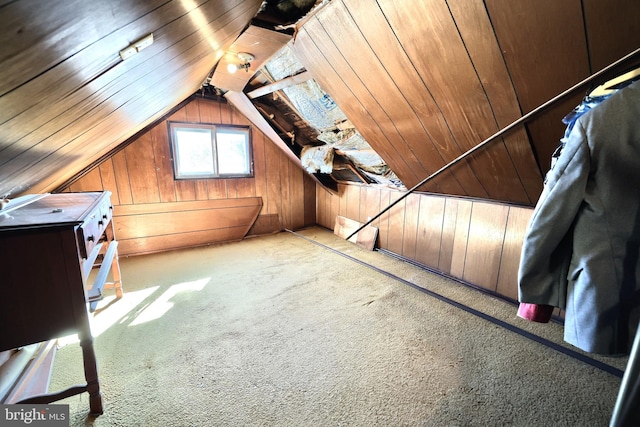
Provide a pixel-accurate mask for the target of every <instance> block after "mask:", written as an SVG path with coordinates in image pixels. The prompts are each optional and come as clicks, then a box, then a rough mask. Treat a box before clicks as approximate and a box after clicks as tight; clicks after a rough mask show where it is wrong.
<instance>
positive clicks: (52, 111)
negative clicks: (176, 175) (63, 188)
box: [0, 0, 260, 195]
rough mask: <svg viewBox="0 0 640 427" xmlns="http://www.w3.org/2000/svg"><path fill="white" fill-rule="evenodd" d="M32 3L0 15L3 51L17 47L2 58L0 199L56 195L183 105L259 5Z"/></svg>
mask: <svg viewBox="0 0 640 427" xmlns="http://www.w3.org/2000/svg"><path fill="white" fill-rule="evenodd" d="M35 3H36V2H33V1H31V0H19V1H15V2H12V3H11V4H8V5H6V6H5V7H3V10H2V14H0V28H2V30H1V33H2V34H3V36H2V37H5V38H8V40H5V43H3V45H4V46H7V47H9V46H11V48H10V49H16V48H18V47H19V48H18V49H19V50H18V51H17V52H16V53H15V54H11V53H10V50H9V51H5V52H6V55H5V54H4V53H3V55H2V56H1V57H0V61H1V62H2V67H0V69H2V71H1V72H0V75H2V77H3V78H2V82H3V84H4V85H5V86H3V89H2V90H0V93H2V95H0V123H1V125H0V133H1V134H2V143H1V145H0V166H1V167H2V171H3V178H4V179H3V181H2V184H1V185H0V187H1V188H0V193H2V194H6V193H11V194H12V195H18V194H20V193H21V192H22V191H24V190H26V189H27V188H28V189H29V191H30V192H41V191H50V190H52V189H55V188H56V186H57V185H60V184H62V183H63V182H64V181H66V180H67V179H69V178H70V177H72V176H73V175H74V174H76V173H78V172H79V171H80V170H82V168H84V167H86V166H87V164H90V163H91V162H93V161H94V160H97V159H98V158H99V157H100V156H102V155H104V154H105V153H107V152H109V151H111V150H112V149H114V148H115V147H116V146H117V145H118V144H119V143H122V142H123V141H125V140H126V139H127V138H129V137H131V136H133V135H134V134H136V132H138V131H140V130H141V129H143V128H144V127H145V126H147V125H149V124H151V123H152V122H153V121H154V120H156V119H158V118H159V117H161V116H162V115H163V114H165V113H166V112H167V111H169V110H170V109H171V108H173V107H174V106H175V105H177V104H178V103H179V102H181V101H182V100H184V99H186V98H187V97H188V96H189V95H190V94H192V93H194V92H195V91H196V89H197V88H198V87H199V86H200V84H201V83H202V81H203V80H204V78H205V77H206V75H207V73H208V72H209V71H210V70H211V69H212V68H213V65H214V64H215V62H216V61H217V59H218V58H219V56H218V55H219V54H218V51H217V50H216V49H211V47H212V44H214V45H216V48H217V49H222V50H224V49H226V48H227V47H228V46H230V45H231V43H232V42H233V40H234V39H235V38H236V37H237V36H238V35H239V34H240V32H241V31H242V30H243V29H244V28H245V26H246V24H247V23H248V22H249V21H250V20H251V18H252V17H253V16H254V15H255V13H256V12H257V10H258V8H259V6H260V1H258V0H245V1H243V0H227V1H223V2H218V1H203V0H201V1H194V2H191V3H190V4H184V3H183V2H179V1H162V2H159V1H149V2H131V1H130V0H117V1H115V2H113V3H110V4H109V6H108V7H107V6H106V5H103V6H100V5H93V4H89V3H87V2H84V1H76V0H72V1H53V2H51V3H50V4H47V7H46V8H42V7H40V5H39V4H38V5H36V4H35ZM101 9H104V10H101ZM196 15H197V17H198V19H195V18H194V16H196ZM9 29H13V30H9ZM149 33H153V34H154V43H153V44H152V45H151V46H149V47H147V48H146V49H145V50H144V51H141V52H140V53H138V54H137V55H134V56H133V57H131V58H129V59H127V60H126V61H122V60H121V59H120V57H119V54H118V52H119V51H120V50H121V49H123V48H125V47H126V46H127V45H128V44H129V43H130V42H131V41H133V40H137V39H139V38H140V37H142V36H145V35H147V34H149ZM45 36H46V37H45ZM51 40H55V47H54V48H52V45H51V43H52V42H51ZM24 46H28V47H24Z"/></svg>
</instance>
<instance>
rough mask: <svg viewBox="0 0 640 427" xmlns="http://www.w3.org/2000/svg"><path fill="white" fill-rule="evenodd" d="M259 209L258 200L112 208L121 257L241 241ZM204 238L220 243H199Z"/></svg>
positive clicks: (259, 200) (259, 201)
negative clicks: (196, 245)
mask: <svg viewBox="0 0 640 427" xmlns="http://www.w3.org/2000/svg"><path fill="white" fill-rule="evenodd" d="M261 208H262V199H261V198H259V197H250V198H238V199H223V200H206V201H193V202H172V203H145V204H135V205H120V206H115V209H114V224H115V229H116V235H117V236H118V240H119V241H120V248H121V250H120V254H121V255H129V254H139V253H148V252H156V251H159V250H169V249H176V248H179V247H184V246H193V245H195V244H204V243H208V244H210V243H217V242H220V241H228V240H240V239H242V238H243V237H244V236H245V235H246V233H247V232H248V231H249V229H250V228H251V227H252V226H253V223H254V222H255V220H256V218H257V217H258V213H259V212H260V209H261ZM185 236H192V237H195V238H196V240H195V241H191V240H190V239H187V238H185ZM204 236H210V238H213V236H217V237H216V239H222V240H209V241H205V242H202V241H200V240H199V239H200V238H203V237H204Z"/></svg>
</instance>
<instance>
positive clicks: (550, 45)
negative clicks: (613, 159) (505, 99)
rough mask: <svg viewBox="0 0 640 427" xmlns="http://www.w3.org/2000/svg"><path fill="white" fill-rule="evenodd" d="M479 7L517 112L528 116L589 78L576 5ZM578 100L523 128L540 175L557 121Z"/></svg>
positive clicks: (533, 2)
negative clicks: (486, 18)
mask: <svg viewBox="0 0 640 427" xmlns="http://www.w3.org/2000/svg"><path fill="white" fill-rule="evenodd" d="M485 3H486V7H487V10H488V12H489V16H490V18H491V22H492V24H493V27H494V30H495V32H496V35H497V37H498V40H499V42H500V47H501V48H502V52H503V57H504V61H505V62H506V64H507V67H508V69H509V73H510V75H511V79H512V81H513V85H514V87H515V90H516V93H517V95H518V100H519V102H520V105H521V108H522V110H523V112H525V113H527V112H529V111H531V110H533V109H534V108H536V107H538V106H539V105H541V104H542V103H544V102H545V101H547V100H549V99H551V98H552V97H554V96H556V95H558V94H559V93H561V92H563V91H564V90H565V89H568V88H569V87H571V86H573V85H574V84H576V83H578V82H579V81H580V80H581V79H584V78H585V77H587V76H588V75H589V74H590V69H589V57H588V50H587V42H586V33H585V28H584V25H583V16H582V4H581V1H580V0H567V1H560V2H559V1H554V0H520V1H518V2H513V1H509V0H487V1H486V2H485ZM523 52H526V54H523ZM581 97H582V95H581V94H577V95H575V96H574V97H572V98H571V99H569V100H567V101H566V102H565V103H562V104H560V105H558V106H557V107H556V108H552V109H550V110H549V111H548V112H547V113H545V116H544V117H541V118H540V119H538V120H535V122H534V123H532V124H531V125H530V126H529V132H530V134H531V138H532V141H533V144H534V146H535V150H536V155H537V156H538V159H539V161H540V164H541V167H542V169H543V173H545V172H546V171H547V170H548V168H549V159H550V158H551V154H552V153H553V150H554V149H555V148H556V147H557V145H558V144H559V139H560V137H561V136H562V133H563V129H564V125H563V123H562V121H561V119H562V117H563V116H564V115H565V114H567V113H568V112H569V111H571V109H572V108H573V107H574V106H575V105H577V103H578V102H580V98H581Z"/></svg>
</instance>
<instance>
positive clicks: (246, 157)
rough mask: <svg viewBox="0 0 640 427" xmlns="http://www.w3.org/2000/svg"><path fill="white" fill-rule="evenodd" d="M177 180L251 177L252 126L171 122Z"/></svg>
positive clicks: (170, 131) (172, 147)
mask: <svg viewBox="0 0 640 427" xmlns="http://www.w3.org/2000/svg"><path fill="white" fill-rule="evenodd" d="M169 134H170V135H171V149H172V152H173V171H174V174H175V178H176V179H201V178H233V177H252V176H253V159H252V153H251V139H250V136H251V135H250V128H249V127H248V126H230V125H209V124H200V123H180V122H169Z"/></svg>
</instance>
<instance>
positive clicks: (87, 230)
mask: <svg viewBox="0 0 640 427" xmlns="http://www.w3.org/2000/svg"><path fill="white" fill-rule="evenodd" d="M110 196H111V193H110V192H108V191H105V192H93V193H60V194H44V195H37V196H34V197H33V198H30V199H28V200H26V201H24V200H16V201H12V202H11V203H9V205H8V206H6V207H5V209H3V210H0V275H1V276H2V279H1V280H0V328H1V330H2V333H1V334H0V351H3V350H8V349H13V348H18V347H21V346H25V345H28V344H32V343H37V342H43V341H48V340H51V339H55V338H58V337H62V336H66V335H70V334H73V333H77V334H78V337H79V339H80V346H81V347H82V354H83V360H84V372H85V378H86V381H87V384H86V385H81V386H76V387H72V388H70V389H67V390H64V391H62V392H58V393H55V394H48V395H40V396H35V397H31V398H28V399H23V400H20V402H22V403H26V402H30V403H50V402H53V401H56V400H60V399H63V398H65V397H69V396H72V395H74V394H79V393H83V392H85V391H86V392H88V393H89V406H90V411H91V413H92V414H96V415H97V414H101V413H102V412H103V407H102V397H101V394H100V382H99V380H98V368H97V362H96V356H95V352H94V349H93V336H92V334H91V328H90V325H89V311H88V310H89V309H88V304H89V303H90V301H89V298H91V299H93V300H97V299H99V298H101V294H102V288H103V286H104V284H105V282H106V277H107V275H108V273H109V272H111V275H112V277H113V279H114V281H113V282H112V283H111V285H112V286H113V287H114V288H115V289H116V295H117V296H118V297H121V296H122V284H121V281H120V268H119V264H118V253H117V245H118V243H117V241H116V239H115V236H114V231H113V230H114V228H113V222H112V220H111V218H112V212H113V206H112V205H111V202H110ZM14 202H15V204H16V206H19V205H21V203H22V202H24V205H22V206H19V207H17V208H14V209H11V208H12V203H14ZM96 265H97V266H99V267H100V271H99V272H98V278H96V281H95V282H94V283H93V284H89V283H87V278H88V276H89V273H90V272H91V270H92V268H93V267H94V266H96ZM13 403H17V402H13Z"/></svg>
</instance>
